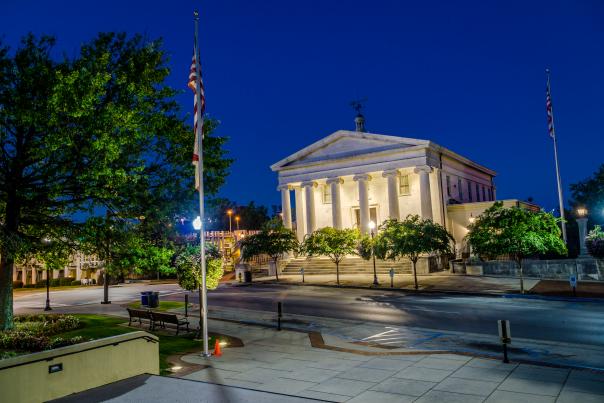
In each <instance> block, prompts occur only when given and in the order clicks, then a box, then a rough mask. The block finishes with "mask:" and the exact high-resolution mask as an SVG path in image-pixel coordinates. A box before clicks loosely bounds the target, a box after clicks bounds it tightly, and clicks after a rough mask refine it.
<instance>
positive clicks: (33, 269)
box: [31, 266, 38, 284]
mask: <svg viewBox="0 0 604 403" xmlns="http://www.w3.org/2000/svg"><path fill="white" fill-rule="evenodd" d="M37 282H38V268H37V267H36V266H32V267H31V283H32V284H36V283H37Z"/></svg>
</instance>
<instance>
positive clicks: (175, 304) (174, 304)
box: [128, 301, 185, 311]
mask: <svg viewBox="0 0 604 403" xmlns="http://www.w3.org/2000/svg"><path fill="white" fill-rule="evenodd" d="M184 307H185V303H184V302H180V301H159V306H158V307H157V308H153V310H156V311H169V310H171V309H181V308H184ZM128 308H132V309H140V308H146V307H145V306H141V303H140V301H137V302H131V303H129V304H128Z"/></svg>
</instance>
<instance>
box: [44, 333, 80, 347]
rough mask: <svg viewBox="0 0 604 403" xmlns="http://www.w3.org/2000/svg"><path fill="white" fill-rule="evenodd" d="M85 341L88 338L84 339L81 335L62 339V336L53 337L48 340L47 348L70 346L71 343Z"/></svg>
mask: <svg viewBox="0 0 604 403" xmlns="http://www.w3.org/2000/svg"><path fill="white" fill-rule="evenodd" d="M85 341H88V339H85V338H84V337H82V336H75V337H72V338H69V339H64V338H62V337H55V338H54V339H52V340H51V341H50V343H49V346H48V348H49V349H53V348H59V347H65V346H71V345H73V344H78V343H83V342H85Z"/></svg>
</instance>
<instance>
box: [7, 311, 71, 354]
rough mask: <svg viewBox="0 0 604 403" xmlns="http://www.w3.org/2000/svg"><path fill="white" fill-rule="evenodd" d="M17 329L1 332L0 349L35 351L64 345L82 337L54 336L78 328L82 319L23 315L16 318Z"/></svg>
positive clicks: (65, 316) (61, 316) (69, 316)
mask: <svg viewBox="0 0 604 403" xmlns="http://www.w3.org/2000/svg"><path fill="white" fill-rule="evenodd" d="M15 323H16V325H17V326H16V329H14V330H9V331H5V332H0V349H5V350H18V351H24V352H34V351H42V350H48V349H51V348H57V347H63V346H67V345H71V344H75V343H80V342H82V341H83V339H82V338H60V337H56V338H52V337H51V336H54V335H56V334H58V333H63V332H68V331H72V330H75V329H78V328H79V327H80V326H81V323H80V320H79V319H78V318H77V317H75V316H73V315H23V316H17V317H16V318H15Z"/></svg>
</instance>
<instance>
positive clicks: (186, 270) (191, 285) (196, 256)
mask: <svg viewBox="0 0 604 403" xmlns="http://www.w3.org/2000/svg"><path fill="white" fill-rule="evenodd" d="M205 246H206V251H205V252H206V287H207V289H208V290H214V289H216V288H217V287H218V284H219V282H220V279H221V278H222V275H223V273H224V270H223V265H222V257H221V255H220V251H219V250H218V247H217V246H216V245H214V244H211V243H206V244H205ZM199 252H200V247H198V246H193V245H186V246H185V247H183V248H182V249H181V250H180V252H179V253H178V254H177V255H176V257H175V259H174V265H175V267H176V276H177V278H178V284H179V285H180V286H181V287H182V288H184V289H185V290H188V291H194V290H197V292H198V295H199V302H200V303H199V328H198V337H199V336H201V334H202V333H201V331H202V328H201V324H202V320H201V319H202V315H203V307H202V306H201V301H202V289H201V286H202V284H203V276H202V273H201V254H200V253H199Z"/></svg>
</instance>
